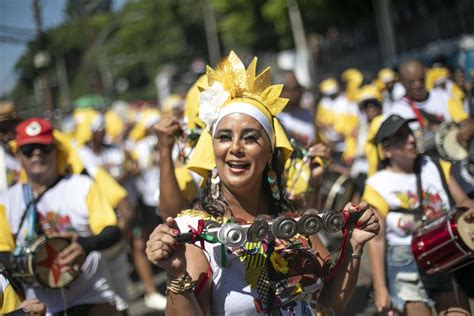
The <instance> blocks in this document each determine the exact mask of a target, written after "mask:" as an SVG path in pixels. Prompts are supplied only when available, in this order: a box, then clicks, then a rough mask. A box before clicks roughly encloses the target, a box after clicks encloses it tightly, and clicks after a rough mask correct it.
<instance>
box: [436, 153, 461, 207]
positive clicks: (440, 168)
mask: <svg viewBox="0 0 474 316" xmlns="http://www.w3.org/2000/svg"><path fill="white" fill-rule="evenodd" d="M431 160H432V161H433V162H434V164H435V166H436V168H437V169H438V172H439V176H440V178H441V184H442V185H443V189H444V191H445V192H446V195H447V196H448V201H449V208H450V209H452V208H453V207H454V205H455V204H456V203H455V202H454V199H453V196H452V195H451V191H449V186H448V181H446V177H445V176H444V172H443V168H442V167H441V164H440V163H439V159H436V158H431Z"/></svg>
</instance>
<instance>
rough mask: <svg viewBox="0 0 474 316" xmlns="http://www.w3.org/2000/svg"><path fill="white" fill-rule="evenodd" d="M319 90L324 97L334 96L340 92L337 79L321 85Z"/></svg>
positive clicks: (324, 81) (331, 79)
mask: <svg viewBox="0 0 474 316" xmlns="http://www.w3.org/2000/svg"><path fill="white" fill-rule="evenodd" d="M319 90H320V91H321V93H322V94H324V95H332V94H335V93H338V92H339V84H338V83H337V80H336V79H334V78H328V79H326V80H323V81H322V82H321V83H320V84H319Z"/></svg>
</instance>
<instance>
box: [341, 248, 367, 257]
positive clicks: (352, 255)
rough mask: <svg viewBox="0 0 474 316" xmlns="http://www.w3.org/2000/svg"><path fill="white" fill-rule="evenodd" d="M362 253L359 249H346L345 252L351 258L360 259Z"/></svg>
mask: <svg viewBox="0 0 474 316" xmlns="http://www.w3.org/2000/svg"><path fill="white" fill-rule="evenodd" d="M362 253H363V251H362V250H361V251H360V253H353V252H352V251H351V250H349V249H347V250H346V253H345V254H346V255H347V256H351V257H352V259H361V258H362Z"/></svg>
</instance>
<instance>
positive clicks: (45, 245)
mask: <svg viewBox="0 0 474 316" xmlns="http://www.w3.org/2000/svg"><path fill="white" fill-rule="evenodd" d="M70 243H71V241H70V239H67V238H63V237H52V238H47V237H46V236H41V237H39V238H37V239H33V240H28V241H25V243H24V244H23V246H22V247H21V248H20V249H19V250H20V251H18V252H17V253H15V254H14V255H13V259H12V260H13V262H12V271H13V273H12V276H13V277H15V278H18V279H20V280H21V281H22V282H25V283H28V284H31V285H40V286H43V287H48V288H61V287H64V286H67V285H68V284H70V283H71V282H72V281H73V280H74V279H75V278H76V277H77V276H78V275H79V272H73V271H61V266H60V265H59V264H58V263H57V262H56V258H57V256H58V254H59V253H60V252H61V250H63V249H64V248H66V247H67V246H68V245H69V244H70Z"/></svg>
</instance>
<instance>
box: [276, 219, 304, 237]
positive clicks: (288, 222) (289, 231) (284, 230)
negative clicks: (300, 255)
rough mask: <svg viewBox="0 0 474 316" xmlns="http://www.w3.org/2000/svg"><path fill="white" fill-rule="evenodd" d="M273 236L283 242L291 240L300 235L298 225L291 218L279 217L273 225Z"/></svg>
mask: <svg viewBox="0 0 474 316" xmlns="http://www.w3.org/2000/svg"><path fill="white" fill-rule="evenodd" d="M271 231H272V234H273V235H274V236H275V237H276V238H278V239H283V240H289V239H290V238H291V237H293V236H295V235H296V234H297V233H298V223H297V222H296V220H295V219H294V218H291V217H278V218H277V219H275V220H274V221H273V223H272V228H271Z"/></svg>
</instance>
